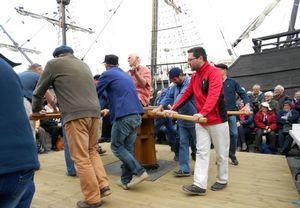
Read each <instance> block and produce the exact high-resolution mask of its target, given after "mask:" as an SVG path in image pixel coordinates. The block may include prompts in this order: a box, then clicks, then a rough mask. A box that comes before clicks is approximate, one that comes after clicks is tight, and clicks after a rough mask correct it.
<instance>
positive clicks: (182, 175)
mask: <svg viewBox="0 0 300 208" xmlns="http://www.w3.org/2000/svg"><path fill="white" fill-rule="evenodd" d="M173 175H174V176H175V177H188V176H190V175H191V174H190V172H184V171H182V170H178V171H174V172H173Z"/></svg>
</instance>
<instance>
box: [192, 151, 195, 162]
mask: <svg viewBox="0 0 300 208" xmlns="http://www.w3.org/2000/svg"><path fill="white" fill-rule="evenodd" d="M191 157H192V160H194V161H196V153H194V152H192V153H191Z"/></svg>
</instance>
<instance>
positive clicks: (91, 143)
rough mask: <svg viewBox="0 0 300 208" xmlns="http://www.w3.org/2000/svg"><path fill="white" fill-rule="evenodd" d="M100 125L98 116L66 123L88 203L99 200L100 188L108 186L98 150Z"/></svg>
mask: <svg viewBox="0 0 300 208" xmlns="http://www.w3.org/2000/svg"><path fill="white" fill-rule="evenodd" d="M99 125H100V121H99V119H98V118H80V119H76V120H73V121H69V122H67V123H66V124H65V125H64V127H65V130H66V134H67V141H68V144H69V147H70V154H71V159H72V160H73V161H74V164H75V167H76V171H77V174H78V176H79V179H80V186H81V191H82V193H83V195H84V197H85V201H86V202H87V203H88V204H94V203H97V202H99V201H100V200H101V196H100V189H102V188H104V187H105V186H108V178H107V176H106V172H105V169H104V167H103V163H102V160H101V158H100V156H99V154H98V152H97V150H96V148H97V143H98V131H99Z"/></svg>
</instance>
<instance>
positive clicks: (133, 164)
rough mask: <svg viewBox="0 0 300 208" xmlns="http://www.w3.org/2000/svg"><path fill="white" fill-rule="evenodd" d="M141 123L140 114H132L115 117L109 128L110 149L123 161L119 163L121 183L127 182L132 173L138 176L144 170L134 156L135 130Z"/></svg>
mask: <svg viewBox="0 0 300 208" xmlns="http://www.w3.org/2000/svg"><path fill="white" fill-rule="evenodd" d="M141 123H142V118H141V116H140V115H139V114H134V115H129V116H125V117H122V118H119V119H117V120H116V121H115V122H114V123H113V126H112V129H111V150H112V152H113V153H114V155H115V156H116V157H118V158H119V159H120V160H121V161H122V162H123V164H122V165H121V169H122V176H121V181H122V183H123V184H128V183H129V182H130V181H131V179H132V176H133V175H137V176H140V175H142V174H143V173H144V172H145V169H144V168H143V167H142V166H141V165H140V164H139V162H138V161H137V160H136V159H135V158H134V142H135V139H136V136H137V133H136V130H137V128H138V127H139V126H140V125H141Z"/></svg>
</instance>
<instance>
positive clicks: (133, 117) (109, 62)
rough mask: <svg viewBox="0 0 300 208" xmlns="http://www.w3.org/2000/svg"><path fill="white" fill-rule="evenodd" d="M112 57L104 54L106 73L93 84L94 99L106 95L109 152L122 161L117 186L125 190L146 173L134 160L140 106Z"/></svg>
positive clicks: (126, 77)
mask: <svg viewBox="0 0 300 208" xmlns="http://www.w3.org/2000/svg"><path fill="white" fill-rule="evenodd" d="M118 59H119V58H118V57H117V56H116V55H106V56H105V59H104V66H105V68H106V71H105V72H103V73H102V74H101V76H100V79H99V82H98V84H97V92H98V96H99V97H100V98H101V97H102V94H103V93H104V91H106V92H107V98H108V102H109V114H110V120H111V122H112V129H111V150H112V152H113V153H114V155H115V156H116V157H118V158H119V159H120V160H121V161H122V163H123V164H122V165H121V168H122V175H121V180H120V181H119V183H118V185H119V186H121V187H122V188H123V189H125V190H127V189H129V188H131V187H133V186H135V185H137V184H139V183H140V182H142V181H144V180H146V179H147V178H148V174H147V172H146V170H145V169H144V168H143V167H142V166H141V165H140V164H139V162H138V161H137V160H136V159H135V158H134V142H135V139H136V136H137V132H136V130H137V128H138V127H139V126H140V125H141V123H142V118H141V115H140V114H142V113H144V109H143V106H142V104H141V102H140V101H139V98H138V95H137V91H136V89H135V86H134V83H133V81H132V79H131V78H130V76H129V75H128V74H127V73H126V72H124V71H123V70H122V69H120V68H119V67H118Z"/></svg>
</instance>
